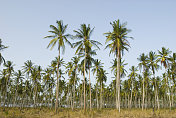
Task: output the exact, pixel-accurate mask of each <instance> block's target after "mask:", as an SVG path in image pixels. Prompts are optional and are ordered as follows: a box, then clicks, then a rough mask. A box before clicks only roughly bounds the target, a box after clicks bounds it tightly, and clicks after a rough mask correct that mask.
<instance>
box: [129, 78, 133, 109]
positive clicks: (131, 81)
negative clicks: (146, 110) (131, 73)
mask: <svg viewBox="0 0 176 118" xmlns="http://www.w3.org/2000/svg"><path fill="white" fill-rule="evenodd" d="M131 82H132V87H131V99H130V109H131V107H132V100H133V96H132V95H133V80H132V78H131Z"/></svg>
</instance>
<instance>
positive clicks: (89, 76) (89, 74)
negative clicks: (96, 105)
mask: <svg viewBox="0 0 176 118" xmlns="http://www.w3.org/2000/svg"><path fill="white" fill-rule="evenodd" d="M89 91H90V110H91V108H92V107H91V106H92V103H91V101H92V99H91V81H90V67H89Z"/></svg>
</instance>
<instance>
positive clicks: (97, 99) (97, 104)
mask: <svg viewBox="0 0 176 118" xmlns="http://www.w3.org/2000/svg"><path fill="white" fill-rule="evenodd" d="M96 97H97V98H96V101H97V110H98V108H99V105H98V84H97V89H96Z"/></svg>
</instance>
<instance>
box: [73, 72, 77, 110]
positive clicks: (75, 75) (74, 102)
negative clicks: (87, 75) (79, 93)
mask: <svg viewBox="0 0 176 118" xmlns="http://www.w3.org/2000/svg"><path fill="white" fill-rule="evenodd" d="M75 81H76V71H75V79H74V88H73V109H74V107H75Z"/></svg>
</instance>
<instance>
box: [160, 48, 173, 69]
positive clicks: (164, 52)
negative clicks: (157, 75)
mask: <svg viewBox="0 0 176 118" xmlns="http://www.w3.org/2000/svg"><path fill="white" fill-rule="evenodd" d="M158 53H159V55H157V56H158V60H159V61H161V65H163V66H164V67H165V68H167V66H168V59H169V54H171V51H170V50H169V48H168V49H166V48H165V47H162V49H161V51H159V50H158Z"/></svg>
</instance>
